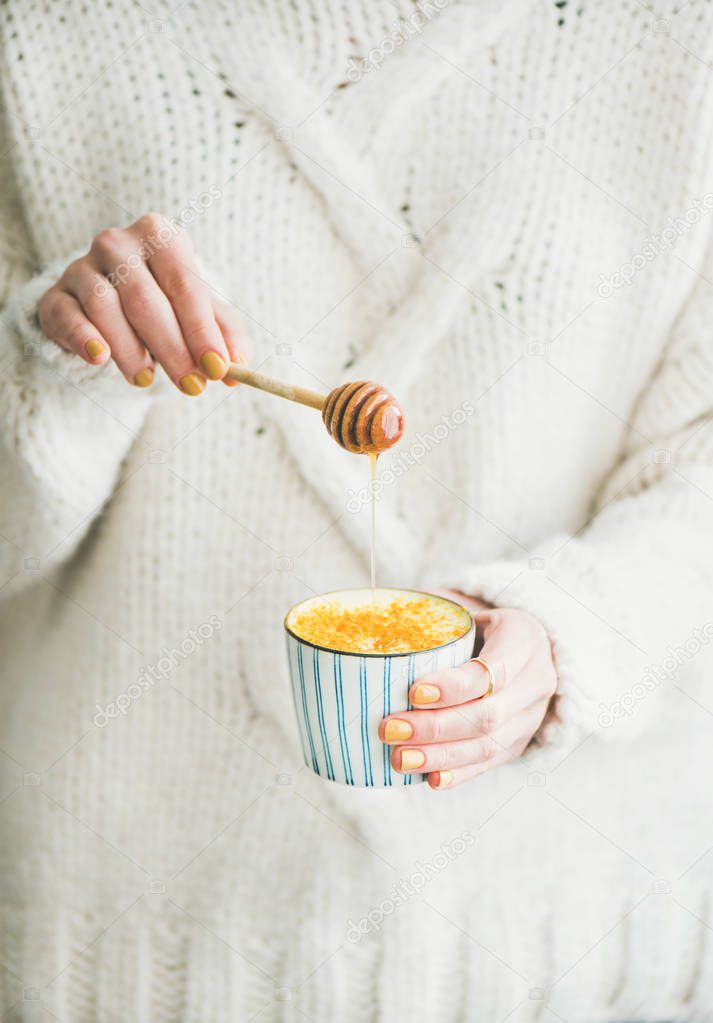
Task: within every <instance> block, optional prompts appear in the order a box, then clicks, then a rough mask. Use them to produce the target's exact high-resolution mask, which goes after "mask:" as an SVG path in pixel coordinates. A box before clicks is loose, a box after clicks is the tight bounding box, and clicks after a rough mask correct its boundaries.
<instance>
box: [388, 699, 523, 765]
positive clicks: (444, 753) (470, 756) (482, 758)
mask: <svg viewBox="0 0 713 1023" xmlns="http://www.w3.org/2000/svg"><path fill="white" fill-rule="evenodd" d="M541 720H542V713H541V708H540V706H539V705H538V706H537V707H534V706H533V707H530V708H528V709H527V710H524V711H521V712H520V713H519V714H516V715H515V717H513V718H510V720H509V721H507V722H506V724H505V725H503V727H502V728H500V729H498V731H497V732H495V733H494V734H493V735H483V736H480V737H478V738H473V739H466V740H462V741H458V742H443V743H435V744H433V745H423V746H413V745H411V744H409V745H408V746H397V747H395V748H394V750H393V751H392V753H391V764H392V767H393V768H394V770H395V771H399V772H400V773H401V774H408V773H410V772H411V771H416V772H418V773H420V774H430V773H432V772H435V771H452V770H455V769H456V768H460V767H468V766H470V765H473V764H478V765H480V766H482V767H484V768H485V767H495V766H497V765H498V764H502V763H505V762H506V761H509V760H514V759H515V758H516V757H519V756H520V754H521V753H522V751H523V750H524V748H525V747H526V746H527V744H528V743H529V741H530V740H531V738H532V736H533V735H534V734H535V731H536V730H537V727H538V725H539V723H540V722H541Z"/></svg>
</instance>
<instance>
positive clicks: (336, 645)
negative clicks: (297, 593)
mask: <svg viewBox="0 0 713 1023" xmlns="http://www.w3.org/2000/svg"><path fill="white" fill-rule="evenodd" d="M286 624H287V627H288V629H289V630H290V631H291V632H292V633H294V634H295V635H296V636H298V637H299V638H300V639H303V640H306V641H307V642H308V643H313V644H314V645H315V646H320V647H326V648H327V649H329V650H339V651H342V652H344V653H359V654H400V653H416V652H417V651H419V650H430V649H432V648H433V647H437V646H441V645H442V644H444V643H449V642H451V641H452V640H454V639H458V638H459V637H460V636H463V635H465V633H466V632H468V630H469V629H470V624H471V622H470V615H469V614H468V612H467V611H465V610H464V609H463V608H462V607H460V606H459V605H458V604H454V603H453V602H452V601H450V600H445V599H444V598H442V597H436V596H433V595H430V594H425V593H417V592H416V591H410V590H387V589H377V590H366V589H365V590H347V591H344V592H343V593H333V594H328V595H327V596H325V597H318V598H315V599H312V600H307V601H305V602H304V603H303V604H298V606H297V607H295V608H293V609H292V611H291V612H290V613H289V615H288V616H287V621H286Z"/></svg>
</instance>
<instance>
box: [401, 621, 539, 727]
mask: <svg viewBox="0 0 713 1023" xmlns="http://www.w3.org/2000/svg"><path fill="white" fill-rule="evenodd" d="M474 618H475V622H476V627H480V628H481V629H482V632H483V636H484V640H485V642H484V643H483V647H482V649H481V651H480V654H479V660H478V661H476V660H472V661H468V662H467V663H466V664H463V665H461V666H460V667H458V668H445V669H441V670H440V671H436V672H433V673H432V674H430V675H424V676H423V677H422V678H420V679H419V680H418V681H417V682H416V683H415V684H414V685H413V686H412V687H411V691H410V693H409V698H410V700H411V703H412V704H413V705H414V706H415V707H448V706H454V705H455V704H459V703H466V702H468V701H469V700H477V699H480V698H481V697H483V696H485V695H486V693H487V692H488V690H489V687H490V683H491V672H492V685H493V691H494V692H495V693H498V692H500V691H501V690H502V689H504V688H505V686H506V685H508V684H509V683H510V682H511V681H512V680H513V679H514V678H515V677H516V675H517V674H518V673H519V672H520V671H521V670H522V669H523V668H524V667H525V665H526V664H527V662H528V661H529V659H530V657H531V656H532V654H533V653H534V651H535V649H536V648H537V647H538V646H539V644H540V641H541V635H540V634H539V632H537V629H538V628H541V627H539V625H538V623H536V622H535V619H529V618H527V617H524V616H521V615H518V614H517V612H515V613H514V614H509V613H508V611H507V610H493V611H483V612H480V613H478V614H476V615H474ZM481 661H484V662H485V664H486V665H488V667H489V668H490V672H489V671H488V670H487V668H486V667H485V666H484V665H483V664H482V663H480V662H481Z"/></svg>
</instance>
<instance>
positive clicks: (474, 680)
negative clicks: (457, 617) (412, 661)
mask: <svg viewBox="0 0 713 1023" xmlns="http://www.w3.org/2000/svg"><path fill="white" fill-rule="evenodd" d="M488 663H489V664H490V667H491V669H492V671H493V691H495V690H499V689H500V688H502V687H501V686H500V685H499V684H498V675H499V674H501V666H500V665H499V664H496V663H495V662H491V661H489V662H488ZM489 687H490V674H489V673H488V671H487V670H486V669H485V668H484V667H483V665H482V664H479V663H478V662H477V661H467V662H466V663H465V664H461V665H460V667H458V668H444V669H441V670H440V671H434V672H432V673H431V674H429V675H423V676H422V677H421V678H420V679H419V680H418V681H417V682H415V683H414V685H412V686H411V689H410V691H409V700H410V701H411V703H412V704H413V705H414V707H417V708H421V707H431V708H434V707H452V706H455V705H456V704H459V703H468V702H469V701H471V700H479V699H481V698H482V697H484V696H485V695H486V693H487V692H488V689H489Z"/></svg>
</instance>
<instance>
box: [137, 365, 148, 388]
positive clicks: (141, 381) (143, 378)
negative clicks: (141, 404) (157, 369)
mask: <svg viewBox="0 0 713 1023" xmlns="http://www.w3.org/2000/svg"><path fill="white" fill-rule="evenodd" d="M134 383H135V384H136V386H137V387H150V386H151V384H152V383H153V370H152V369H150V368H148V367H147V368H146V369H142V370H139V372H138V373H137V374H136V376H135V377H134Z"/></svg>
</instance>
